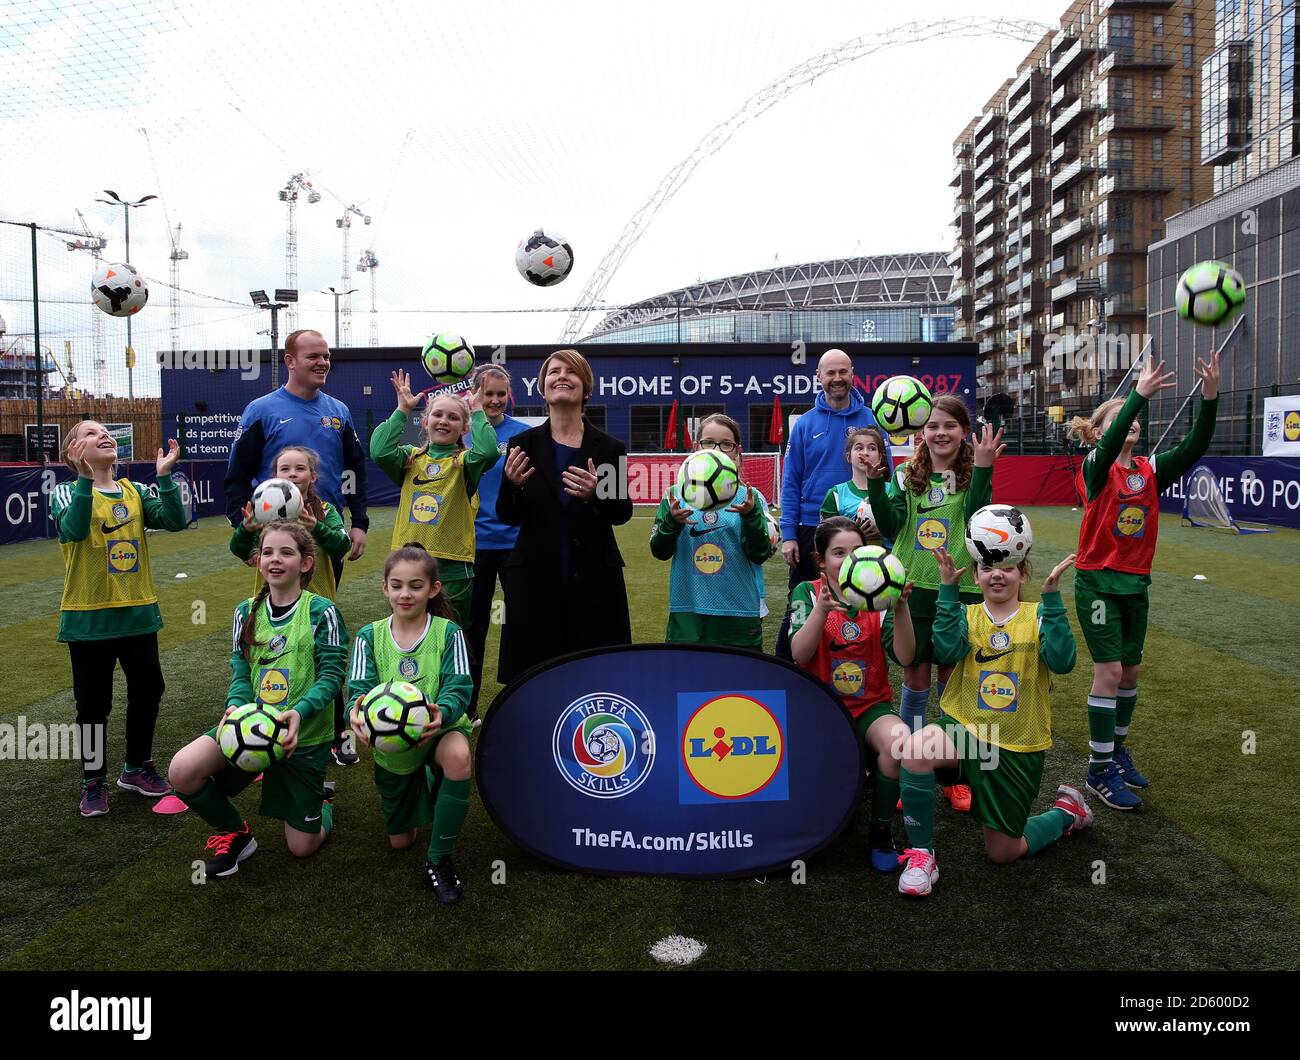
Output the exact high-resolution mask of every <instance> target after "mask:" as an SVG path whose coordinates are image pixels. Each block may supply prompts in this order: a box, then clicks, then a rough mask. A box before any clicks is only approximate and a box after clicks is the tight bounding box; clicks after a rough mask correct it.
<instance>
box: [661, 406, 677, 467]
mask: <svg viewBox="0 0 1300 1060" xmlns="http://www.w3.org/2000/svg"><path fill="white" fill-rule="evenodd" d="M664 450H665V451H666V452H670V453H675V452H677V399H676V398H673V407H672V408H670V409H669V410H668V425H667V426H666V427H665V428H664Z"/></svg>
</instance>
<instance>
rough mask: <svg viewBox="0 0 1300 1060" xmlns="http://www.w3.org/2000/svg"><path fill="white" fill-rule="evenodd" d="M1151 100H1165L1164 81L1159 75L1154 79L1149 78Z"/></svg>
mask: <svg viewBox="0 0 1300 1060" xmlns="http://www.w3.org/2000/svg"><path fill="white" fill-rule="evenodd" d="M1151 98H1152V99H1164V98H1165V79H1164V78H1163V77H1161V76H1160V75H1159V74H1156V75H1155V77H1153V78H1151Z"/></svg>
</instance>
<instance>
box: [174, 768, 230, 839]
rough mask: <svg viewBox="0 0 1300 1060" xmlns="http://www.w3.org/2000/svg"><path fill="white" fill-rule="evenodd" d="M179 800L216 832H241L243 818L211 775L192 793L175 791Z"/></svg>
mask: <svg viewBox="0 0 1300 1060" xmlns="http://www.w3.org/2000/svg"><path fill="white" fill-rule="evenodd" d="M176 795H177V797H178V798H179V799H180V800H181V802H183V803H185V805H186V806H188V807H189V808H190V809H191V810H193V811H194V812H195V813H197V814H198V815H199V816H200V817H202V818H203V820H205V821H206V822H207V823H208V824H210V825H212V827H213V828H215V829H216V830H217V831H218V832H242V831H243V830H244V819H243V817H241V816H240V815H239V810H237V809H236V808H235V804H234V803H233V802H231V801H230V797H229V796H228V795H227V794H226V793H225V792H224V791H222V790H221V789H220V788H219V787H217V785H216V781H214V780H213V779H212V778H211V777H208V779H207V781H205V782H204V785H203V787H201V788H199V790H198V791H196V792H195V793H194V794H193V795H183V794H181V793H180V792H179V791H178V792H177V793H176Z"/></svg>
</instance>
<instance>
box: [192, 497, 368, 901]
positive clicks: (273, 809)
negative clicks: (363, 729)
mask: <svg viewBox="0 0 1300 1060" xmlns="http://www.w3.org/2000/svg"><path fill="white" fill-rule="evenodd" d="M316 562H317V559H316V546H315V544H314V543H313V542H312V539H311V534H309V533H308V532H307V531H306V529H305V528H304V527H303V526H301V525H300V524H299V523H289V522H283V523H271V524H270V525H269V526H268V527H267V528H266V529H265V530H264V531H263V532H262V540H261V545H260V548H259V551H258V566H259V568H260V570H261V572H262V578H263V579H264V581H263V585H262V588H261V590H260V591H259V592H258V594H257V596H255V597H253V599H251V600H244V601H243V602H241V603H240V604H239V605H238V606H237V607H236V608H235V620H234V626H233V629H232V633H231V638H232V643H231V654H230V674H231V676H230V690H229V691H228V692H227V693H226V710H225V713H226V714H228V713H229V712H230V711H231V709H233V708H234V707H237V706H240V705H241V704H244V703H253V702H258V703H262V704H264V705H265V706H268V707H272V708H274V709H276V710H277V711H279V713H280V716H281V718H283V719H284V721H285V723H286V724H287V725H288V731H287V732H286V733H285V736H284V752H285V757H284V758H282V759H281V760H280V761H278V762H276V763H275V764H274V765H271V766H269V767H268V768H267V770H266V772H265V773H264V774H263V775H262V805H261V812H262V813H263V814H264V815H266V816H267V817H278V818H279V819H280V820H282V821H283V822H284V839H285V845H286V846H288V848H289V852H290V853H292V854H293V855H294V856H295V857H299V858H305V857H308V856H310V855H312V854H314V853H316V851H317V850H319V849H320V846H321V844H322V843H324V842H325V840H326V839H328V838H329V835H330V832H331V831H332V830H333V827H334V806H333V798H334V793H333V790H332V787H331V786H330V785H327V784H326V782H325V762H326V759H327V758H328V755H329V748H330V743H331V741H332V740H333V739H334V738H335V736H336V735H337V734H336V731H335V727H334V697H335V696H337V695H338V693H339V689H341V688H342V687H343V681H344V674H345V671H346V670H347V656H348V648H347V644H348V641H347V636H348V632H347V629H346V627H345V626H344V625H343V619H342V617H341V616H340V615H339V613H338V609H337V608H336V607H335V606H334V604H333V603H332V602H330V601H329V600H326V599H325V598H324V597H323V596H317V595H316V594H315V593H311V592H307V590H306V589H305V586H306V585H307V583H308V582H309V581H310V580H311V571H312V567H314V566H315V565H316ZM224 716H225V714H223V715H222V717H224ZM219 727H220V722H218V723H217V724H216V725H214V726H213V727H212V728H211V729H209V730H208V731H207V732H206V733H204V734H203V735H202V736H200V737H198V738H197V739H195V740H192V741H190V743H188V744H186V745H185V746H184V747H182V748H181V749H180V750H179V751H177V752H176V755H175V757H174V758H173V759H172V762H171V781H172V784H173V786H174V787H175V788H176V794H177V795H179V796H180V798H181V799H182V800H183V801H184V803H185V805H187V806H188V807H189V808H190V809H192V810H193V811H194V812H195V813H196V814H198V815H199V816H200V817H201V818H203V820H204V821H206V822H207V823H208V824H209V825H211V826H212V827H213V828H214V829H216V834H215V835H213V836H211V837H210V838H209V839H208V844H207V848H208V850H210V851H211V852H212V856H211V857H210V858H209V859H208V861H207V863H206V865H205V866H204V872H205V875H206V878H208V879H217V878H219V877H222V876H233V875H234V874H235V873H236V872H238V871H239V863H240V862H241V861H243V860H244V859H245V858H247V857H248V856H249V855H251V854H252V853H253V852H254V851H255V850H256V849H257V841H256V840H255V839H254V838H253V833H252V830H251V829H250V828H249V827H248V823H247V822H246V821H245V820H244V819H243V817H242V816H241V815H240V813H239V809H238V808H237V807H236V806H235V804H234V803H233V802H231V797H232V796H234V795H238V794H239V793H240V792H241V791H243V790H244V789H245V788H246V787H248V785H249V784H251V783H252V782H253V781H254V779H255V776H254V774H252V773H250V772H247V771H245V770H242V769H237V768H236V767H235V766H233V765H231V764H230V763H229V762H228V761H226V756H225V755H224V754H223V753H222V751H221V747H220V745H219V744H218V743H217V730H218V729H219Z"/></svg>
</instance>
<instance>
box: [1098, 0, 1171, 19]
mask: <svg viewBox="0 0 1300 1060" xmlns="http://www.w3.org/2000/svg"><path fill="white" fill-rule="evenodd" d="M1173 6H1174V0H1101V3H1100V4H1098V5H1097V14H1099V15H1107V14H1110V12H1112V11H1167V10H1168V9H1169V8H1171V7H1173Z"/></svg>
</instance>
